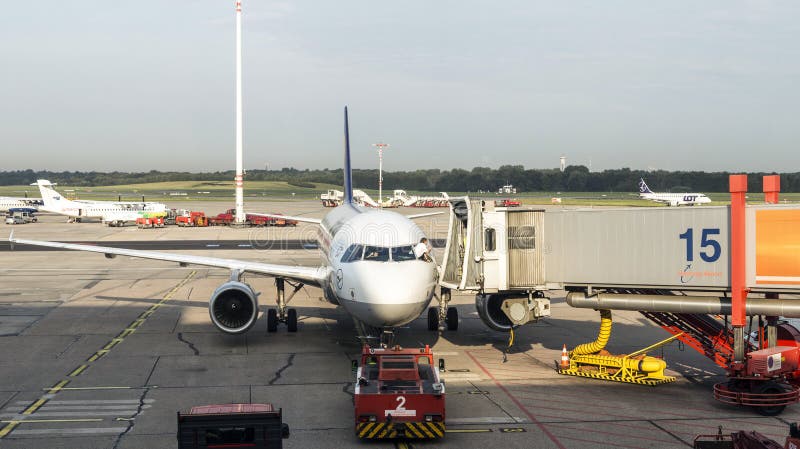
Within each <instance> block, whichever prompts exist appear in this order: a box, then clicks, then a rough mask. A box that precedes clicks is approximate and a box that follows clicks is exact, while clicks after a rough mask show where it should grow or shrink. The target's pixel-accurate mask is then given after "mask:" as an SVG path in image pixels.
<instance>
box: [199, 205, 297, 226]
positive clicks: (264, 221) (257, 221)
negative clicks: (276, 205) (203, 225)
mask: <svg viewBox="0 0 800 449" xmlns="http://www.w3.org/2000/svg"><path fill="white" fill-rule="evenodd" d="M235 221H236V209H228V210H227V211H225V212H223V213H221V214H217V216H215V217H211V218H209V219H208V223H209V224H210V225H212V226H230V225H232V224H233V223H234V222H235ZM245 225H246V226H297V220H293V219H291V218H288V217H285V216H283V215H281V214H256V213H248V214H245Z"/></svg>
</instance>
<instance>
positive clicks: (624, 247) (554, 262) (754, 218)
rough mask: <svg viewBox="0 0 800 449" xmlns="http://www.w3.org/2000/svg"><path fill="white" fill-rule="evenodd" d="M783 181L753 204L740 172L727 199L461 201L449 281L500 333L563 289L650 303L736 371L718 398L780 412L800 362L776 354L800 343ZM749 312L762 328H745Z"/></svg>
mask: <svg viewBox="0 0 800 449" xmlns="http://www.w3.org/2000/svg"><path fill="white" fill-rule="evenodd" d="M779 184H780V183H779V177H778V176H767V177H765V178H764V192H765V198H766V202H767V204H762V205H747V204H746V203H745V194H746V191H747V177H746V175H732V176H731V179H730V192H731V205H730V206H716V207H715V206H704V207H686V208H602V209H593V208H584V209H555V210H547V211H544V210H536V209H528V210H525V209H520V208H513V209H509V208H504V207H495V206H494V203H493V202H488V201H487V202H484V201H481V200H474V199H470V198H467V197H463V198H452V199H451V201H450V203H451V204H450V222H449V231H448V238H447V245H446V248H445V257H444V260H443V264H442V271H441V276H440V280H439V283H440V285H441V286H442V287H443V292H444V291H447V290H448V289H457V290H462V291H474V292H475V305H476V308H477V310H478V314H479V315H480V317H481V319H482V320H483V322H484V323H485V324H486V325H487V326H489V327H490V328H492V329H495V330H500V331H502V330H513V328H514V327H515V326H519V325H524V324H527V323H530V322H534V321H536V320H538V319H539V318H542V317H546V316H549V315H550V307H549V306H550V303H549V301H548V300H547V298H545V297H544V293H545V292H546V291H548V290H554V289H557V290H566V291H567V303H568V304H569V305H571V306H573V307H580V308H592V309H597V310H601V311H604V312H608V311H610V310H634V311H639V312H641V313H642V314H643V315H644V316H645V317H647V318H648V319H650V320H652V321H653V322H655V323H656V324H658V325H660V326H661V327H662V328H663V329H665V330H667V331H668V332H670V333H672V334H673V335H674V336H675V338H678V339H679V340H681V341H682V342H684V343H685V344H686V345H687V346H689V347H692V348H693V349H695V350H697V351H699V352H700V353H702V354H704V355H706V356H707V357H709V358H710V359H711V360H713V361H714V362H715V363H717V364H719V365H720V366H723V367H724V368H726V370H727V371H728V375H729V377H730V380H729V381H728V382H727V383H723V384H719V385H717V386H715V388H714V392H715V397H717V398H718V399H719V400H721V401H723V402H726V403H733V404H740V405H750V406H755V407H757V408H759V409H760V412H761V413H762V414H777V413H780V411H781V410H783V407H785V406H786V405H788V404H790V403H794V402H797V401H798V400H800V368H798V367H797V366H795V365H790V364H788V362H787V364H786V366H784V367H782V368H781V365H780V364H777V365H774V364H772V363H773V362H774V361H775V360H778V359H781V360H782V358H783V357H789V358H792V357H794V354H795V352H796V351H797V349H798V347H800V331H798V330H797V329H794V328H793V327H791V326H789V325H786V324H781V325H779V323H778V319H779V318H780V317H786V318H800V300H798V299H797V298H798V295H800V252H799V251H798V248H800V205H796V204H794V205H787V204H784V205H778V204H775V203H777V192H778V191H779ZM442 298H443V299H445V300H443V303H444V305H445V308H446V298H447V296H446V295H444V294H443V295H442ZM788 298H793V299H788ZM747 317H750V326H751V330H752V331H753V332H752V333H751V332H748V334H753V333H755V334H758V335H759V336H758V337H757V338H752V337H751V338H745V327H746V325H747V324H748V323H747ZM756 317H757V318H758V326H757V327H754V326H753V319H754V318H756ZM781 333H782V336H781ZM512 338H513V334H512ZM790 356H791V357H790ZM767 359H768V362H769V363H768V364H767V365H764V366H766V367H767V368H764V369H762V367H761V364H763V363H766V362H764V360H767ZM792 360H794V359H792ZM776 363H777V362H776ZM570 366H571V365H570ZM775 366H777V368H775ZM602 368H603V369H607V368H608V367H602ZM570 369H572V368H570ZM581 375H582V374H581ZM607 377H613V376H607Z"/></svg>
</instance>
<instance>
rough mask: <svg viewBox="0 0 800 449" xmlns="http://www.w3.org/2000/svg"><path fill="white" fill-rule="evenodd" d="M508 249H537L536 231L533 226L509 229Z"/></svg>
mask: <svg viewBox="0 0 800 449" xmlns="http://www.w3.org/2000/svg"><path fill="white" fill-rule="evenodd" d="M508 249H536V229H535V228H534V227H533V226H511V227H509V228H508Z"/></svg>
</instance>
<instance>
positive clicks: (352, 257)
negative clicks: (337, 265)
mask: <svg viewBox="0 0 800 449" xmlns="http://www.w3.org/2000/svg"><path fill="white" fill-rule="evenodd" d="M363 253H364V246H363V245H359V244H353V245H350V247H349V248H347V251H345V252H344V255H343V256H342V262H355V261H357V260H361V255H362V254H363Z"/></svg>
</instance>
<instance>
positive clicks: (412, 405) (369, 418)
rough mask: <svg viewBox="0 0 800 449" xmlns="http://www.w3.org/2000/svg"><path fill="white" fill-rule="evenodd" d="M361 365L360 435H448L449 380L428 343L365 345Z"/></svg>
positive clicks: (357, 398)
mask: <svg viewBox="0 0 800 449" xmlns="http://www.w3.org/2000/svg"><path fill="white" fill-rule="evenodd" d="M353 365H354V368H355V369H356V385H355V419H356V426H355V430H356V435H358V437H359V438H363V439H383V438H412V439H438V438H442V437H444V433H445V425H444V419H445V413H444V396H445V385H444V381H443V380H442V379H441V378H440V377H439V370H440V369H441V370H444V360H441V359H440V360H439V366H438V367H437V366H434V361H433V353H432V352H431V349H430V347H428V346H427V345H426V346H425V347H424V348H414V349H403V348H401V347H400V346H394V347H391V348H371V347H369V346H366V345H365V346H364V348H363V349H362V351H361V362H360V364H358V363H357V362H356V361H355V360H354V361H353Z"/></svg>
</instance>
